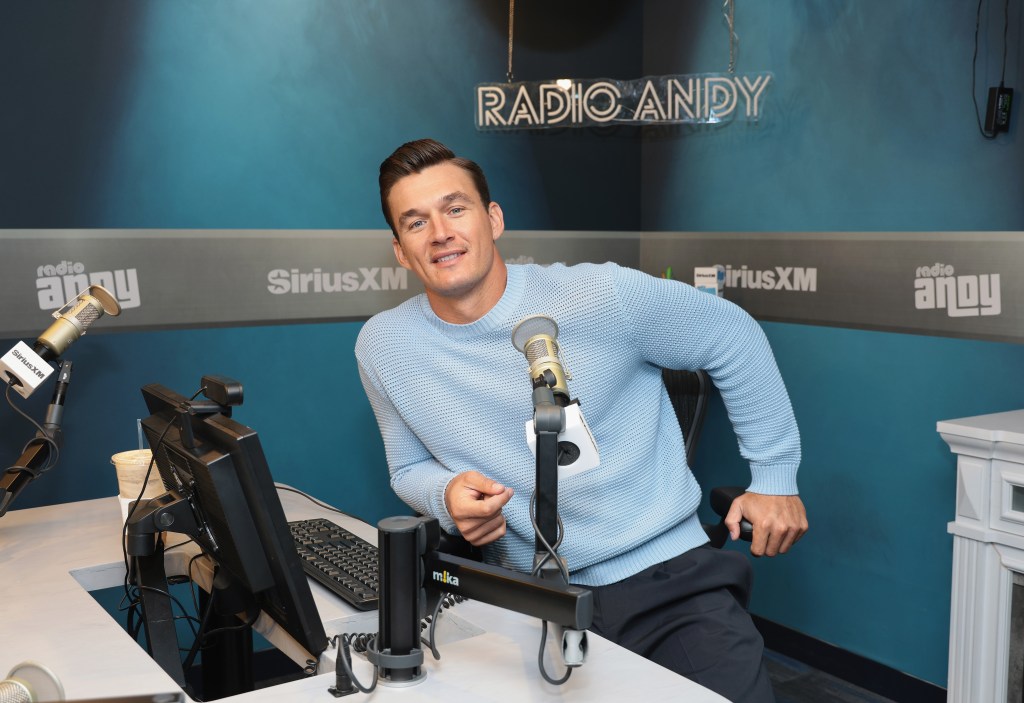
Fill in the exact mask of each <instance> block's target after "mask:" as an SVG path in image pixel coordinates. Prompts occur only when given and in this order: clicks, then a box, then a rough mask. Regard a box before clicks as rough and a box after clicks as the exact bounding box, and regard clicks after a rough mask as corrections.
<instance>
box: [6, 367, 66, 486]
mask: <svg viewBox="0 0 1024 703" xmlns="http://www.w3.org/2000/svg"><path fill="white" fill-rule="evenodd" d="M16 385H19V383H18V379H16V378H14V377H13V376H11V377H9V378H8V381H7V387H6V388H5V389H4V396H5V397H6V398H7V404H8V405H10V406H11V409H12V410H14V412H16V413H18V414H19V415H21V416H22V417H23V418H25V419H26V420H28V422H29V423H30V424H31V425H32V426H33V427H34V428H35V429H36V432H38V434H37V435H36V436H35V437H33V438H32V439H30V440H29V441H28V442H26V443H25V445H24V446H23V447H22V448H21V453H22V455H24V454H25V452H27V451H28V450H29V447H31V446H32V445H33V444H48V445H49V447H50V451H49V452H48V454H47V457H46V463H45V464H44V465H43V466H41V467H40V468H38V469H32V468H29V467H28V466H19V465H17V464H14V465H13V466H9V467H7V469H6V470H5V471H4V473H8V474H13V473H27V474H29V475H30V476H31V477H32V480H33V481H34V480H35V479H37V478H39V477H40V476H42V475H43V474H45V473H46V472H47V471H49V470H50V469H52V468H53V467H54V466H56V465H57V460H58V459H59V458H60V447H59V446H58V445H57V443H56V442H55V441H54V440H53V439H52V438H51V437H50V436H49V435H47V434H46V431H45V430H44V429H43V427H42V425H40V424H39V423H38V422H36V421H35V420H33V419H32V418H31V417H29V415H28V414H27V413H26V412H25V411H24V410H22V409H21V408H19V407H18V406H17V405H15V404H14V400H13V399H12V398H11V389H12V388H13V387H14V386H16Z"/></svg>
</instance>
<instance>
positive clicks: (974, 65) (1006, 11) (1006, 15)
mask: <svg viewBox="0 0 1024 703" xmlns="http://www.w3.org/2000/svg"><path fill="white" fill-rule="evenodd" d="M982 4H983V1H982V0H978V10H977V13H976V14H975V18H974V58H973V59H972V60H971V100H973V101H974V117H975V119H977V121H978V131H979V132H981V136H983V137H984V138H985V139H995V138H996V134H995V133H992V134H990V133H988V132H986V131H985V128H984V127H983V126H982V124H981V112H980V111H979V110H978V83H977V73H978V33H979V31H980V30H981V7H982ZM1009 26H1010V0H1006V3H1005V5H1004V6H1003V68H1002V71H1001V73H1000V75H999V87H1000V88H1001V87H1003V85H1004V81H1005V80H1006V46H1007V31H1008V29H1009Z"/></svg>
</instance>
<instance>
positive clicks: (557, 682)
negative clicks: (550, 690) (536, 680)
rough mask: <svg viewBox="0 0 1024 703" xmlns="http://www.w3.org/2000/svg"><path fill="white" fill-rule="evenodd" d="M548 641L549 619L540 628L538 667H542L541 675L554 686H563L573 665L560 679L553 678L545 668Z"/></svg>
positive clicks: (570, 674)
mask: <svg viewBox="0 0 1024 703" xmlns="http://www.w3.org/2000/svg"><path fill="white" fill-rule="evenodd" d="M547 643H548V621H547V620H544V621H542V624H541V629H540V650H539V651H538V652H537V668H539V669H540V675H541V676H543V677H544V680H545V681H547V682H548V683H549V684H552V685H554V686H561V685H562V684H563V683H565V682H566V681H568V680H569V677H570V676H572V667H568V668H566V670H565V676H563V677H562V678H560V679H553V678H551V676H549V675H548V671H547V669H545V668H544V648H545V646H546V645H547Z"/></svg>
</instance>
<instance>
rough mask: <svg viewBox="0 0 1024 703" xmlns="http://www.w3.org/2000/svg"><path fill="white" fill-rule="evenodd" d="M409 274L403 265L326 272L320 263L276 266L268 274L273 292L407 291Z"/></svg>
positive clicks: (269, 284) (276, 293)
mask: <svg viewBox="0 0 1024 703" xmlns="http://www.w3.org/2000/svg"><path fill="white" fill-rule="evenodd" d="M408 273H409V272H408V271H406V270H405V269H404V268H400V267H395V268H387V267H385V268H379V267H374V268H362V267H361V268H360V269H359V270H358V271H324V270H323V269H321V268H320V267H319V266H318V267H317V268H314V269H313V270H312V271H300V270H299V269H297V268H295V269H274V270H273V271H271V272H270V273H268V274H267V284H268V285H267V290H268V291H270V292H271V293H273V294H274V295H284V294H285V293H297V294H303V293H355V292H364V291H376V290H406V289H407V288H408V287H409V277H408ZM378 276H379V278H378Z"/></svg>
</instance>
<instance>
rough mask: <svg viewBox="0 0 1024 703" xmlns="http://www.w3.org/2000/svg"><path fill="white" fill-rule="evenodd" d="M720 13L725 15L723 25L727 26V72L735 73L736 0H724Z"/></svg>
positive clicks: (738, 39) (736, 38)
mask: <svg viewBox="0 0 1024 703" xmlns="http://www.w3.org/2000/svg"><path fill="white" fill-rule="evenodd" d="M722 15H723V16H724V17H725V26H727V27H728V28H729V73H735V72H736V47H737V45H738V44H739V43H740V38H739V37H738V36H737V35H736V0H724V2H723V3H722Z"/></svg>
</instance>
